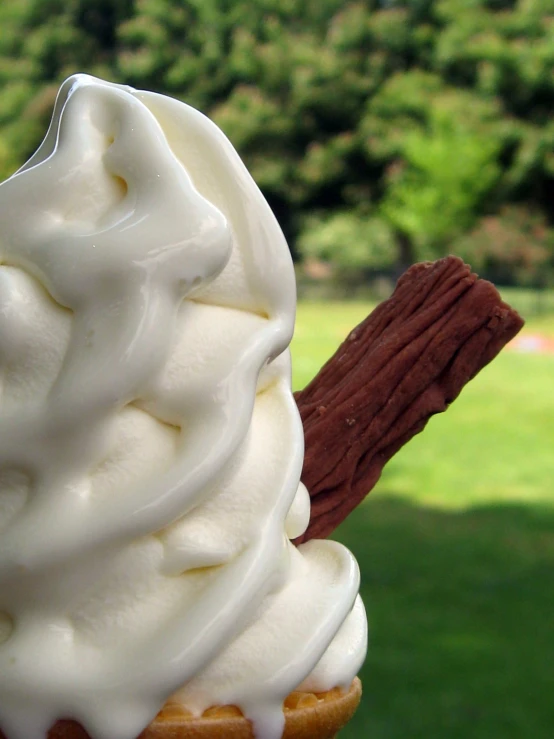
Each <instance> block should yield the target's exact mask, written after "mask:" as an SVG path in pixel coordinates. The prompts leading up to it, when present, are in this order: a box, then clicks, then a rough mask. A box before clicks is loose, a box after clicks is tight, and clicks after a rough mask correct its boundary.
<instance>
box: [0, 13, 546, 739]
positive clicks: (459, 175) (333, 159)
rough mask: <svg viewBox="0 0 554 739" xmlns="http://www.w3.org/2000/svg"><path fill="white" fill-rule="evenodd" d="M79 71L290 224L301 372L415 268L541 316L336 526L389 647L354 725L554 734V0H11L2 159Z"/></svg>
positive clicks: (19, 148) (393, 733) (4, 58)
mask: <svg viewBox="0 0 554 739" xmlns="http://www.w3.org/2000/svg"><path fill="white" fill-rule="evenodd" d="M76 71H83V72H89V73H91V74H94V75H97V76H100V77H103V78H105V79H108V80H112V81H118V82H125V83H129V84H131V85H134V86H136V87H139V88H146V89H150V90H156V91H158V92H163V93H168V94H170V95H173V96H175V97H177V98H180V99H182V100H185V101H186V102H188V103H190V104H192V105H194V106H196V107H198V108H199V109H201V110H202V111H203V112H205V113H207V114H208V115H210V116H211V117H212V118H213V119H214V120H215V121H216V122H217V123H218V124H219V125H220V126H221V128H223V130H224V131H225V132H226V133H227V135H228V136H229V138H230V139H231V140H232V142H233V143H234V144H235V146H236V148H237V149H238V151H239V152H240V154H241V155H242V157H243V159H244V160H245V162H246V164H247V165H248V167H249V169H250V171H251V172H252V174H253V176H254V178H255V179H256V181H257V182H258V184H259V185H260V187H261V188H262V190H263V192H264V194H265V195H266V197H267V199H268V201H269V202H270V204H271V206H272V208H273V209H274V211H275V213H276V215H277V217H278V219H279V221H280V223H281V226H282V228H283V230H284V231H285V234H286V236H287V238H288V240H289V244H290V247H291V251H292V254H293V257H294V260H295V265H296V269H297V276H298V285H299V296H300V302H299V309H298V323H297V331H296V336H295V339H294V343H293V357H294V365H295V378H294V381H295V387H297V388H299V387H302V386H303V385H304V384H305V383H306V382H307V381H308V380H309V379H311V377H312V376H313V375H314V374H315V373H316V372H317V370H318V369H319V367H320V366H321V364H322V363H323V362H324V361H325V359H326V358H327V357H328V356H329V355H330V354H331V353H332V352H333V351H334V349H335V348H336V346H337V345H338V344H339V343H340V341H341V340H342V339H343V338H344V337H345V336H346V334H347V333H348V331H349V330H350V329H351V328H352V327H353V326H354V325H355V324H356V323H357V322H358V321H360V320H361V319H362V318H364V317H365V315H367V313H368V312H369V311H370V310H371V308H372V307H373V306H374V305H375V303H376V302H377V301H378V300H381V299H382V298H384V297H386V296H387V295H388V294H389V293H390V291H391V289H392V287H393V285H394V281H395V280H396V278H397V277H398V275H399V274H400V273H401V272H402V271H403V270H404V269H405V268H406V267H407V266H409V265H410V264H411V263H413V262H415V261H420V260H422V259H434V258H437V257H440V256H443V255H445V254H448V253H455V254H458V255H459V256H461V257H463V258H464V259H465V260H466V261H468V262H469V263H470V264H471V265H472V267H473V268H474V269H476V270H477V271H479V273H480V274H481V275H483V276H485V277H488V278H490V279H492V280H494V281H495V282H496V283H497V284H498V285H499V287H500V289H501V292H502V294H503V296H504V298H505V299H506V300H508V301H509V302H511V303H512V304H513V305H514V306H515V307H516V308H518V309H519V310H520V311H521V313H522V314H523V315H524V317H525V318H526V320H527V325H526V328H525V329H524V332H523V333H522V334H521V335H520V337H519V338H518V339H516V340H515V341H514V342H512V345H511V346H510V347H508V349H506V350H505V351H504V352H503V353H502V355H501V356H500V357H499V358H498V359H497V360H495V362H494V363H493V364H492V365H490V366H489V367H488V368H486V369H485V370H484V371H483V372H482V373H481V375H480V376H479V377H478V378H477V379H476V380H474V381H473V382H472V383H471V384H470V385H469V386H468V387H467V388H466V389H465V390H464V392H463V393H462V396H461V397H460V398H459V399H458V400H457V401H456V403H455V404H454V406H453V407H452V408H451V409H449V411H448V413H446V414H444V415H443V416H440V417H436V418H434V419H432V421H431V422H430V424H429V426H428V427H427V429H426V430H425V433H424V434H422V435H420V436H419V437H417V438H416V439H414V440H413V441H412V442H411V443H410V444H409V445H408V446H407V447H406V448H405V449H404V450H402V452H401V453H399V454H398V455H397V456H396V457H395V458H394V460H393V461H392V462H391V463H390V464H389V466H388V467H387V468H386V470H385V473H384V474H383V477H382V479H381V481H380V482H379V484H378V486H377V488H376V489H375V491H374V492H373V493H372V494H371V496H370V497H369V498H368V499H367V501H366V502H365V503H364V504H363V505H362V506H360V508H359V509H358V510H357V511H356V512H355V514H354V515H353V516H351V517H350V519H349V520H348V521H347V522H346V523H345V524H344V525H343V526H342V527H341V529H340V530H339V532H338V533H337V536H338V537H339V538H340V539H341V540H343V541H344V542H345V543H347V544H348V546H349V547H350V548H351V549H352V550H353V551H354V553H355V554H356V556H357V558H358V560H359V562H360V566H361V569H362V581H363V591H362V592H363V595H364V599H365V602H366V606H367V610H368V615H369V621H370V625H371V642H370V649H369V655H368V659H367V662H366V665H365V668H364V672H363V679H364V685H365V696H364V700H363V706H362V708H361V710H360V711H359V712H358V714H357V716H356V717H355V719H354V721H353V722H352V724H351V725H350V726H349V727H348V728H347V729H346V730H345V731H344V732H343V733H342V734H341V736H342V737H343V738H344V739H355V738H357V739H361V738H362V737H371V739H397V738H398V739H400V737H402V739H406V738H410V739H416V738H417V739H420V738H421V739H423V738H424V737H425V739H435V738H436V739H439V738H441V739H467V737H472V739H490V738H493V739H527V738H529V739H543V738H544V739H547V738H548V739H551V737H552V736H554V700H553V699H552V685H553V684H554V633H553V626H552V625H553V623H554V505H553V494H552V488H553V480H554V452H553V449H554V209H553V204H554V116H553V113H554V0H520V2H511V1H509V0H488V1H487V0H398V1H397V2H395V0H382V1H381V2H371V1H368V0H366V1H360V2H348V1H347V0H298V1H295V0H257V1H255V0H236V1H233V0H4V2H2V3H1V4H0V176H1V178H5V177H7V176H9V175H10V174H11V173H12V172H13V171H14V170H15V169H17V167H18V166H19V165H20V164H21V163H22V162H23V161H24V160H25V159H26V158H27V157H28V156H29V155H30V154H31V153H32V152H33V150H34V149H35V147H36V146H37V144H38V143H39V141H40V140H41V139H42V137H43V135H44V133H45V130H46V127H47V124H48V121H49V117H50V113H51V110H52V105H53V102H54V97H55V94H56V91H57V89H58V86H59V83H60V82H61V81H62V80H63V79H64V78H65V77H66V76H68V75H70V74H72V73H74V72H76Z"/></svg>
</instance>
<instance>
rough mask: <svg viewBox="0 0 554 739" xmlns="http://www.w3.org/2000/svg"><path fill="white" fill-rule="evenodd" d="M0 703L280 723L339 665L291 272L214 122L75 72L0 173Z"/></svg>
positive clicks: (30, 727)
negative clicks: (24, 152)
mask: <svg viewBox="0 0 554 739" xmlns="http://www.w3.org/2000/svg"><path fill="white" fill-rule="evenodd" d="M0 248H1V254H0V257H1V266H0V303H1V307H0V363H1V369H0V393H1V394H0V728H1V729H2V730H3V732H4V733H5V735H6V736H7V737H8V739H43V738H44V737H45V736H46V733H47V730H48V728H49V727H50V726H51V725H52V724H53V723H54V722H55V721H56V720H57V719H59V718H74V719H75V720H77V721H79V722H80V723H81V724H82V725H83V726H84V727H85V728H86V730H87V731H88V732H89V734H90V735H91V736H92V737H93V738H94V739H134V737H136V736H137V735H138V734H139V733H140V732H141V730H142V729H143V728H144V727H145V726H146V725H147V724H148V723H149V722H150V721H151V720H152V719H153V717H154V716H155V715H156V713H157V712H158V711H159V710H160V708H161V707H162V705H163V704H164V702H165V701H166V700H167V699H168V698H169V697H170V696H173V698H174V699H175V700H179V701H181V702H182V703H183V704H184V705H186V706H187V708H189V710H191V711H192V712H194V713H201V712H202V711H203V710H204V709H206V708H207V707H209V706H212V705H224V704H236V705H238V706H239V707H240V708H241V709H242V710H243V712H244V713H245V715H246V716H247V717H248V718H249V719H251V720H252V722H253V725H254V729H255V732H256V735H257V736H258V737H260V738H261V739H277V738H278V737H280V736H281V732H282V728H283V713H282V709H281V706H282V702H283V699H284V698H285V696H286V695H287V694H288V693H290V692H291V691H292V690H294V689H297V688H298V687H300V688H301V689H305V690H315V691H322V690H328V689H330V688H332V687H334V686H337V685H340V686H345V687H346V686H348V685H349V684H350V682H351V681H352V679H353V677H354V676H355V674H356V673H357V671H358V669H359V667H360V665H361V663H362V661H363V658H364V655H365V648H366V620H365V614H364V610H363V606H362V604H361V601H360V599H359V596H358V595H357V593H358V584H359V583H358V569H357V566H356V563H355V561H354V559H353V557H352V556H351V555H350V553H349V552H348V551H347V550H346V549H344V548H343V547H342V546H340V545H339V544H336V543H334V542H331V541H311V542H309V543H307V544H305V545H302V546H301V547H299V548H296V547H295V546H293V545H292V544H291V542H290V539H291V538H294V537H296V536H298V535H299V534H301V533H302V532H303V531H304V530H305V528H306V526H307V523H308V518H309V498H308V494H307V491H306V489H305V488H304V487H303V485H302V484H301V483H300V482H299V479H300V472H301V467H302V460H303V434H302V424H301V421H300V418H299V415H298V412H297V409H296V405H295V403H294V399H293V396H292V392H291V384H290V366H289V353H288V349H287V347H288V343H289V341H290V338H291V334H292V330H293V322H294V310H295V286H294V274H293V269H292V264H291V260H290V256H289V252H288V248H287V245H286V243H285V241H284V238H283V235H282V233H281V231H280V229H279V226H278V224H277V223H276V221H275V218H274V217H273V215H272V213H271V211H270V209H269V207H268V205H267V203H266V202H265V200H264V198H263V197H262V195H261V193H260V192H259V190H258V189H257V187H256V185H255V184H254V182H253V180H252V179H251V177H250V176H249V174H248V173H247V171H246V169H245V168H244V166H243V164H242V163H241V161H240V159H239V157H238V155H237V154H236V152H235V151H234V149H233V147H232V146H231V144H230V143H229V141H228V140H227V139H226V138H225V136H224V135H223V134H222V133H221V132H220V131H219V129H218V128H217V127H216V126H215V125H214V124H213V123H211V122H210V121H209V120H208V119H206V118H205V117H204V116H203V115H201V114H200V113H198V112H197V111H196V110H194V109H192V108H190V107H189V106H187V105H185V104H183V103H180V102H178V101H176V100H173V99H169V98H166V97H163V96H160V95H157V94H154V93H146V92H138V91H136V90H133V89H132V88H129V87H124V86H118V85H113V84H109V83H104V82H102V81H100V80H97V79H94V78H91V77H88V76H84V75H78V76H75V77H72V78H70V79H69V80H67V81H66V82H65V83H64V85H63V86H62V88H61V90H60V93H59V95H58V98H57V102H56V106H55V111H54V116H53V120H52V124H51V126H50V129H49V131H48V133H47V135H46V138H45V140H44V142H43V144H42V145H41V147H40V148H39V149H38V151H37V152H36V154H35V155H34V156H33V157H32V158H31V159H30V160H29V162H28V163H27V164H26V165H25V166H24V167H23V168H22V169H21V170H20V171H19V172H17V173H16V174H15V175H14V176H13V177H12V178H10V179H9V180H7V181H6V182H5V183H3V184H2V185H1V186H0Z"/></svg>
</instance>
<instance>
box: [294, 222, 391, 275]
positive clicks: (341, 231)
mask: <svg viewBox="0 0 554 739" xmlns="http://www.w3.org/2000/svg"><path fill="white" fill-rule="evenodd" d="M299 249H300V252H301V253H302V255H303V256H304V257H307V258H312V259H315V260H318V261H322V262H329V263H332V264H334V265H335V266H336V267H337V268H338V270H339V272H340V276H341V277H342V278H343V279H344V280H345V281H348V282H356V281H363V280H364V278H367V277H368V272H371V271H372V270H375V269H377V270H382V269H386V268H391V267H394V264H395V248H394V234H393V232H392V230H391V228H390V227H389V226H388V224H387V223H386V221H384V220H383V219H382V218H379V217H376V216H365V217H364V216H361V215H360V214H358V213H355V212H350V211H342V212H336V213H334V214H333V215H331V216H329V217H325V216H324V215H312V216H310V217H309V218H307V219H306V223H305V224H304V227H303V229H302V230H301V232H300V236H299Z"/></svg>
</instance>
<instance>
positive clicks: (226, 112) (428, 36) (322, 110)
mask: <svg viewBox="0 0 554 739" xmlns="http://www.w3.org/2000/svg"><path fill="white" fill-rule="evenodd" d="M553 13H554V0H521V2H519V3H517V4H515V3H513V2H511V1H509V0H410V2H408V1H407V0H395V2H393V3H378V2H376V0H347V1H346V2H345V0H305V1H304V2H301V3H300V2H295V1H294V0H96V2H90V0H9V2H5V3H1V4H0V83H1V86H0V176H4V177H5V176H8V175H9V174H10V173H11V172H12V171H13V170H14V169H15V168H17V166H18V165H19V164H21V163H22V161H23V160H24V159H25V158H26V157H27V156H28V155H29V154H30V153H31V152H32V151H33V149H34V148H35V147H36V146H37V144H38V143H39V140H40V137H41V135H42V134H43V133H44V130H45V128H46V125H47V122H48V117H49V114H50V111H51V107H52V103H53V99H54V95H55V91H56V89H57V87H58V85H59V83H60V82H61V81H62V79H63V78H64V77H66V76H67V75H69V74H71V73H74V72H76V71H85V72H89V73H91V74H96V75H98V76H101V77H104V78H107V79H110V80H114V81H120V82H127V83H130V84H133V85H135V86H137V87H143V88H148V89H153V90H157V91H160V92H166V93H169V94H171V95H174V96H176V97H178V98H180V99H182V100H185V101H187V102H189V103H191V104H192V105H195V106H196V107H198V108H200V109H201V110H203V111H204V112H206V113H207V114H208V115H210V116H212V117H213V118H214V119H215V120H216V121H217V122H218V124H219V125H220V126H221V127H222V128H223V129H224V130H225V131H226V132H227V134H228V135H229V137H230V138H231V140H232V141H233V142H234V143H235V145H236V146H237V148H238V149H239V151H240V153H241V155H242V156H243V158H244V159H245V161H246V163H247V165H248V167H249V168H250V169H251V171H252V172H253V174H254V177H255V178H256V179H257V181H258V182H259V184H260V186H261V187H262V189H263V190H264V192H265V194H266V196H267V197H268V199H269V201H270V204H271V205H272V206H273V207H274V209H275V210H276V212H277V215H278V217H279V219H280V221H281V223H282V225H283V228H284V230H285V232H286V234H287V236H288V237H289V239H290V241H291V243H292V245H293V249H294V252H295V253H296V254H298V253H299V252H301V253H305V254H309V255H310V257H315V256H317V258H318V259H325V260H326V261H328V262H329V263H330V264H332V265H334V267H335V268H336V269H337V270H339V271H341V270H344V269H345V266H344V262H345V260H346V261H348V263H349V264H350V265H351V266H353V265H358V268H360V269H361V268H362V266H363V271H364V272H365V271H366V270H367V269H372V268H374V267H376V266H379V265H380V266H384V265H390V264H392V263H394V262H399V263H405V262H406V261H411V260H413V259H421V258H424V257H426V256H432V255H437V254H441V253H444V251H445V250H447V249H449V245H450V243H451V241H452V240H453V239H456V240H457V239H459V238H460V237H461V236H463V235H464V234H468V233H470V231H471V229H472V228H474V227H477V226H476V225H475V224H478V223H481V222H482V219H484V218H487V217H493V218H494V217H496V216H497V215H498V214H500V213H501V211H502V210H503V209H505V208H506V207H515V208H518V209H522V208H523V209H524V210H525V209H526V208H528V207H529V208H531V210H532V212H533V213H534V214H538V216H540V218H542V219H543V220H544V222H545V228H547V229H549V228H550V227H551V225H552V221H553V220H554V219H553V217H552V215H551V212H552V208H551V200H552V198H553V197H554V122H553V117H552V112H553V109H554V77H553V76H552V68H553V66H554V34H553V29H554V26H553V24H552V16H553ZM533 217H534V216H533ZM354 220H358V221H359V223H358V224H357V225H354ZM311 229H313V230H314V233H313V234H312V235H310V233H309V231H310V230H311ZM523 232H525V229H523ZM346 233H348V235H349V236H352V237H353V238H358V239H362V240H363V241H361V242H360V243H359V244H358V245H357V246H356V247H354V246H352V247H351V248H349V249H348V250H346V251H345V250H344V248H342V249H341V248H339V247H338V246H337V247H336V248H335V246H334V244H338V243H339V242H341V241H343V240H344V235H345V234H346ZM385 233H386V234H387V236H386V238H385V236H383V234H385ZM316 236H317V238H321V239H323V242H324V244H322V245H321V247H320V248H319V249H318V247H317V245H316ZM460 243H461V242H460ZM385 244H386V246H385ZM543 246H544V248H545V249H546V250H547V251H548V250H550V249H551V248H552V247H551V245H550V242H549V241H548V240H546V241H545V243H544V245H543ZM465 248H466V247H465V246H464V249H465ZM482 248H485V247H484V246H483V247H482ZM487 248H488V247H487ZM490 248H491V249H493V247H492V245H491V247H490ZM541 248H542V247H541ZM347 252H348V253H350V257H347ZM385 252H386V253H385ZM497 258H498V255H497V254H496V255H495V256H494V259H493V257H492V256H491V259H488V260H487V259H484V260H483V264H489V263H490V264H492V262H493V261H494V260H497ZM547 262H548V260H547V261H546V262H545V261H544V260H543V262H542V264H547ZM508 263H509V264H515V263H514V262H513V260H512V262H510V261H509V260H508ZM548 263H549V262H548ZM508 271H509V272H510V277H511V278H514V277H515V273H514V272H513V271H510V269H508ZM518 274H520V273H519V271H518Z"/></svg>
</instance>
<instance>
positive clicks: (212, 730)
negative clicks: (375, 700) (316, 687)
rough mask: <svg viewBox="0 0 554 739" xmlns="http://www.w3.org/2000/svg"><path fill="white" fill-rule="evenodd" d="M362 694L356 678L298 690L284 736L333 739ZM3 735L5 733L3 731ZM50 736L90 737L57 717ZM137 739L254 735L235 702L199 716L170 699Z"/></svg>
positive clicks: (242, 738)
mask: <svg viewBox="0 0 554 739" xmlns="http://www.w3.org/2000/svg"><path fill="white" fill-rule="evenodd" d="M361 695H362V684H361V682H360V680H359V679H358V678H355V679H354V681H353V682H352V685H351V686H350V689H349V690H348V692H343V691H342V690H340V688H334V689H333V690H329V691H327V692H326V693H303V692H300V691H295V692H294V693H291V694H290V695H289V696H288V698H287V699H286V700H285V704H284V714H285V731H284V733H283V737H282V739H333V738H334V737H336V736H337V735H338V732H339V731H340V729H342V728H343V726H345V725H346V724H347V723H348V722H349V721H350V719H351V718H352V716H353V715H354V712H355V710H356V708H357V707H358V704H359V702H360V698H361ZM0 739H4V735H3V734H2V732H1V731H0ZM48 739H90V737H89V735H88V734H87V732H86V731H85V730H84V729H83V728H82V726H80V725H79V724H78V723H76V722H75V721H58V722H57V723H56V724H55V725H54V726H53V727H52V729H50V731H49V732H48ZM138 739H255V735H254V733H253V731H252V725H251V723H250V721H248V719H246V718H245V717H244V716H243V715H242V713H241V712H240V711H239V709H238V708H236V707H235V706H217V707H214V708H209V709H208V710H207V711H205V712H204V714H203V715H202V716H200V717H194V716H192V714H190V713H187V711H186V709H183V707H182V706H180V705H178V704H176V703H167V704H166V705H165V706H164V708H163V709H162V710H161V711H160V713H159V714H158V715H157V716H156V718H155V719H154V721H152V723H151V724H150V726H148V727H147V728H146V729H145V730H144V731H143V732H142V734H141V735H140V737H138Z"/></svg>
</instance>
